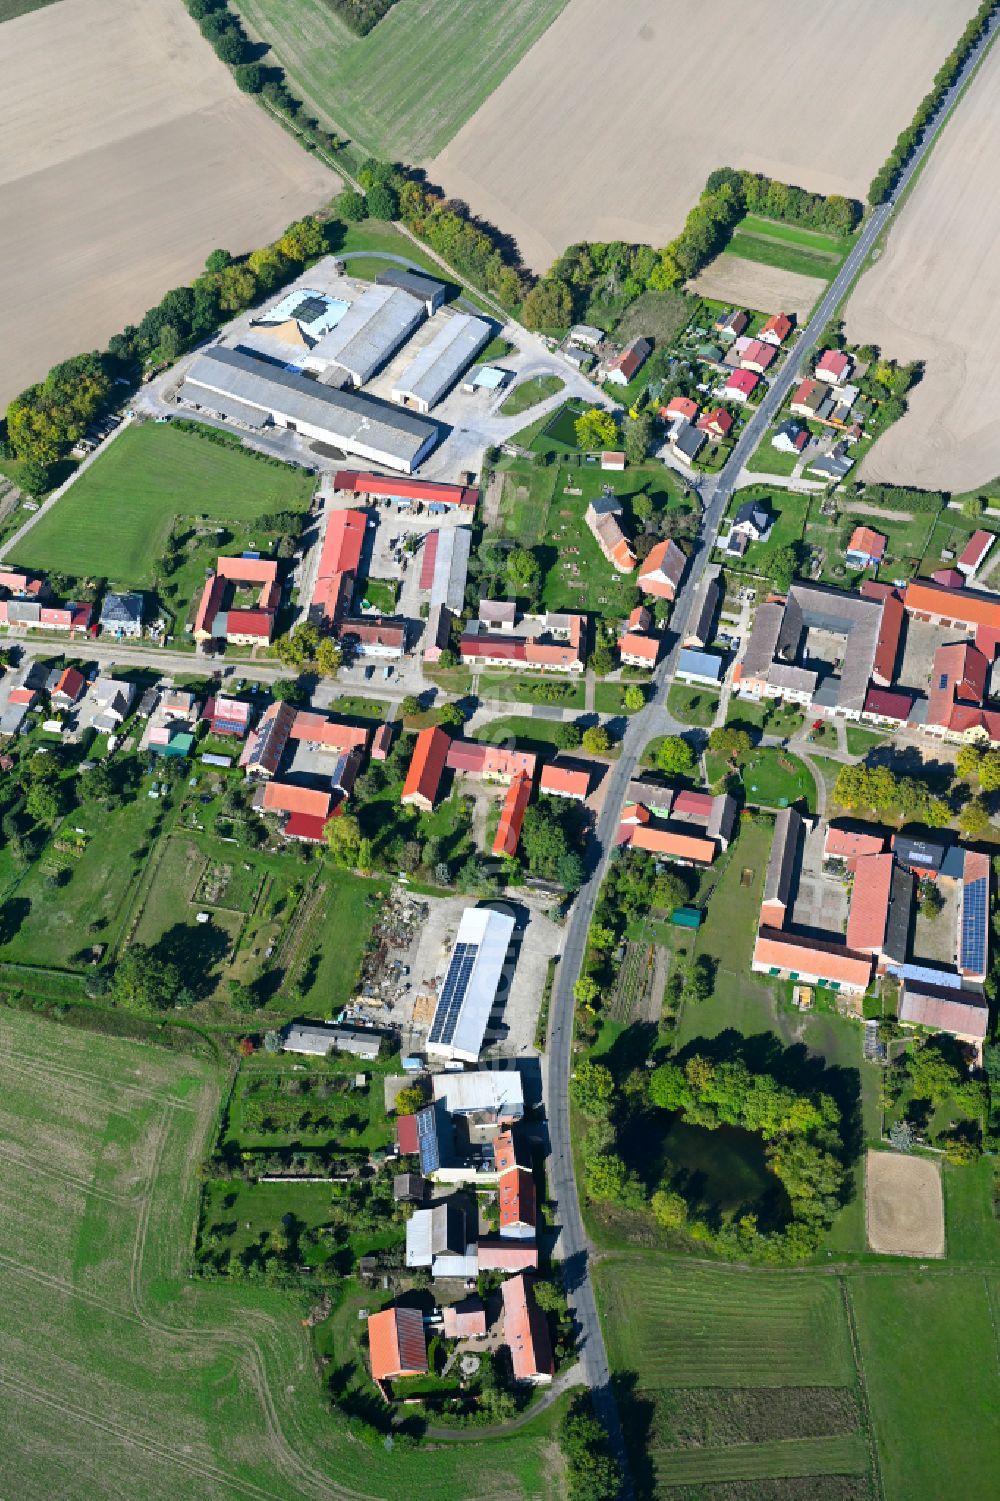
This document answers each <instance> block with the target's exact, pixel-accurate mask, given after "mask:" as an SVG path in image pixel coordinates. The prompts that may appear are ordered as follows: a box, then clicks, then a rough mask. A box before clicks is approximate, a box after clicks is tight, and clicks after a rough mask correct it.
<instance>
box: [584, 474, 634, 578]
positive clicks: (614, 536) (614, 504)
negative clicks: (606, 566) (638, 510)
mask: <svg viewBox="0 0 1000 1501" xmlns="http://www.w3.org/2000/svg"><path fill="white" fill-rule="evenodd" d="M621 514H622V504H621V501H620V500H619V499H618V497H617V496H616V495H614V494H613V493H612V492H611V491H610V490H605V492H604V494H603V495H598V496H597V497H596V499H594V500H592V501H591V502H590V504H589V505H588V507H587V510H586V514H585V516H584V520H585V521H586V523H587V526H588V527H589V528H590V531H591V534H592V535H593V538H594V540H595V542H596V543H597V545H598V547H599V548H600V549H601V552H602V553H603V554H604V556H605V558H606V559H607V561H608V562H609V563H610V564H611V566H612V568H616V569H617V570H618V572H619V573H631V572H632V571H633V569H634V568H635V566H636V556H635V553H634V552H633V551H632V548H631V546H630V544H629V541H628V538H627V537H626V536H625V533H624V532H623V531H622V528H621V523H620V521H619V519H618V518H619V517H620V516H621Z"/></svg>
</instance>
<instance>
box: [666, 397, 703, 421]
mask: <svg viewBox="0 0 1000 1501" xmlns="http://www.w3.org/2000/svg"><path fill="white" fill-rule="evenodd" d="M660 415H661V416H662V417H683V418H684V419H685V420H686V421H687V422H693V421H694V420H695V418H696V417H697V415H698V403H697V402H696V401H692V400H691V397H690V396H671V398H670V400H669V401H668V402H667V404H666V406H665V407H661V408H660Z"/></svg>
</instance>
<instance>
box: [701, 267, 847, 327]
mask: <svg viewBox="0 0 1000 1501" xmlns="http://www.w3.org/2000/svg"><path fill="white" fill-rule="evenodd" d="M826 285H827V284H826V282H825V281H821V280H820V278H819V277H818V276H800V275H799V274H798V273H797V272H795V271H782V270H781V269H780V267H778V266H761V265H760V264H759V263H758V262H757V261H745V260H744V259H743V257H742V256H740V255H717V256H716V258H715V260H714V261H713V262H712V263H711V265H710V266H706V267H705V270H704V271H702V273H701V275H700V276H696V277H695V279H694V280H693V281H692V282H689V283H688V286H689V288H690V289H691V291H693V292H700V293H701V295H702V296H703V297H712V298H717V299H718V300H719V301H720V302H738V303H741V304H742V306H743V307H749V308H756V309H757V311H758V312H760V313H796V314H797V315H798V317H799V319H800V321H807V319H808V315H809V313H810V311H811V310H812V306H813V304H814V303H815V302H817V301H818V299H819V298H820V297H822V295H823V293H824V292H825V291H826Z"/></svg>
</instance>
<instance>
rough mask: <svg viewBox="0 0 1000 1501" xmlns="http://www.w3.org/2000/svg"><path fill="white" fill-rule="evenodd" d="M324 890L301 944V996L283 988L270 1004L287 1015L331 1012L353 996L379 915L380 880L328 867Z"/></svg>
mask: <svg viewBox="0 0 1000 1501" xmlns="http://www.w3.org/2000/svg"><path fill="white" fill-rule="evenodd" d="M320 880H321V881H322V884H323V885H324V886H325V888H326V891H325V895H324V898H323V902H322V905H321V906H320V907H319V909H318V910H317V913H316V922H315V926H314V927H311V928H310V931H309V933H308V934H307V936H306V941H305V944H304V946H303V952H302V958H301V960H300V962H299V964H298V967H297V969H296V971H295V975H294V979H295V982H296V984H297V986H298V988H299V990H300V991H301V996H302V999H301V1000H298V1001H297V1000H296V998H295V996H294V995H293V994H292V993H291V989H290V988H289V990H288V991H281V992H279V994H278V996H277V997H276V998H275V1000H274V1002H272V1007H273V1008H280V1009H283V1010H284V1011H285V1012H287V1014H288V1015H294V1014H296V1012H297V1011H299V1010H301V1008H302V1005H303V1003H304V1004H305V1005H306V1007H307V1008H308V1010H309V1014H310V1015H316V1016H332V1015H333V1014H334V1013H335V1012H337V1011H339V1010H340V1009H341V1007H342V1006H345V1005H346V1004H347V1002H348V1001H349V1000H350V999H351V997H352V996H353V995H354V992H355V989H356V987H357V980H358V971H359V969H360V966H361V959H362V956H363V954H364V951H365V945H366V944H367V942H368V936H369V934H370V933H371V930H372V928H373V927H374V924H375V918H376V917H377V915H378V900H377V899H378V898H379V897H380V895H381V893H382V892H383V891H384V890H385V887H384V884H383V885H382V886H380V885H379V883H378V882H377V881H365V880H362V879H361V877H360V876H355V875H352V874H351V872H350V871H347V870H338V869H337V868H336V867H335V866H333V865H329V864H328V865H327V866H326V867H325V868H324V870H323V873H322V875H321V877H320Z"/></svg>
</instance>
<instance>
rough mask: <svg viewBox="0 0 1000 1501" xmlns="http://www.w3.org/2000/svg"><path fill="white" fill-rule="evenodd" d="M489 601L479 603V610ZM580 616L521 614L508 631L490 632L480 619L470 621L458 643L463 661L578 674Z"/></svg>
mask: <svg viewBox="0 0 1000 1501" xmlns="http://www.w3.org/2000/svg"><path fill="white" fill-rule="evenodd" d="M493 603H494V602H493V601H485V600H484V601H483V602H482V604H481V605H480V610H481V611H482V609H483V608H485V607H486V606H487V605H490V606H492V605H493ZM585 625H586V621H585V619H584V617H583V616H582V615H577V614H564V613H552V612H550V613H549V614H548V615H524V616H522V617H520V618H519V619H517V620H516V622H515V624H514V625H513V626H511V627H509V628H508V626H507V625H506V624H504V626H503V628H502V629H501V630H500V631H490V630H489V629H488V628H487V626H486V622H485V621H484V620H483V619H482V618H480V619H478V620H473V621H470V623H469V624H468V625H467V626H466V628H465V630H464V631H463V632H462V636H461V638H460V640H459V652H460V655H461V658H462V661H463V662H476V663H480V664H482V665H484V666H491V667H515V666H517V667H538V668H546V667H550V668H553V669H554V670H555V671H557V672H582V671H583V661H584V629H585Z"/></svg>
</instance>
